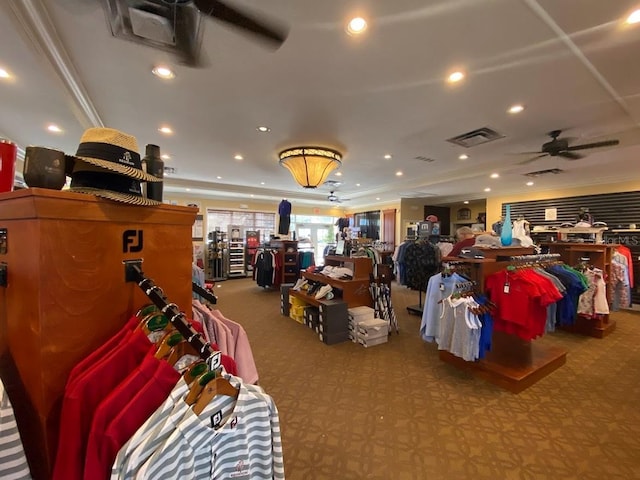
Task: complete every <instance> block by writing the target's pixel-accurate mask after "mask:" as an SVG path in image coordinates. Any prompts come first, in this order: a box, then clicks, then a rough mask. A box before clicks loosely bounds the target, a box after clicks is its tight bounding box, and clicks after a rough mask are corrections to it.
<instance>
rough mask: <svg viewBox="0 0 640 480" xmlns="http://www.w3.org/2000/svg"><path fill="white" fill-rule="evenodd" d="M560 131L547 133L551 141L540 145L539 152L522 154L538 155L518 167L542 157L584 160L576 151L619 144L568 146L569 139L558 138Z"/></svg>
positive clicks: (605, 141)
mask: <svg viewBox="0 0 640 480" xmlns="http://www.w3.org/2000/svg"><path fill="white" fill-rule="evenodd" d="M561 133H562V130H553V131H551V132H549V134H548V135H549V136H550V137H551V141H550V142H547V143H545V144H543V145H542V148H541V149H540V151H539V152H522V154H528V155H534V154H538V155H537V156H535V157H533V158H529V159H527V160H524V161H522V162H519V165H526V164H527V163H531V162H535V161H536V160H538V159H540V158H542V157H547V156H549V157H562V158H566V159H567V160H579V159H581V158H584V155H581V154H579V153H575V152H576V151H577V150H587V149H590V148H602V147H612V146H615V145H618V144H619V143H620V141H619V140H604V141H601V142H594V143H584V144H582V145H569V139H567V138H558V137H559V136H560V134H561Z"/></svg>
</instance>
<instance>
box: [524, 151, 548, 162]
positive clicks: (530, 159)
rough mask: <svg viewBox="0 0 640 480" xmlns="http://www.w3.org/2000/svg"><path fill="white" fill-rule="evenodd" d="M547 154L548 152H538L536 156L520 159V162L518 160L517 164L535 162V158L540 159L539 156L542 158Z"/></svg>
mask: <svg viewBox="0 0 640 480" xmlns="http://www.w3.org/2000/svg"><path fill="white" fill-rule="evenodd" d="M548 155H549V154H548V153H542V154H540V155H538V156H536V157H533V158H529V159H527V160H524V161H522V162H518V165H526V164H528V163H531V162H535V161H536V160H538V159H540V158H542V157H546V156H548Z"/></svg>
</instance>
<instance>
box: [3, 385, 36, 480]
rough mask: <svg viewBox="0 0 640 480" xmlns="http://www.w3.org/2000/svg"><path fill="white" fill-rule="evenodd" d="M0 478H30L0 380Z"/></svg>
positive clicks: (7, 479)
mask: <svg viewBox="0 0 640 480" xmlns="http://www.w3.org/2000/svg"><path fill="white" fill-rule="evenodd" d="M0 478H1V479H2V480H31V473H30V472H29V465H28V464H27V457H25V454H24V448H23V447H22V440H21V439H20V432H19V431H18V425H17V423H16V419H15V416H14V413H13V407H12V406H11V401H10V400H9V395H8V394H7V392H6V390H5V389H4V384H3V383H2V381H0Z"/></svg>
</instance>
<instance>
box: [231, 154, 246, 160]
mask: <svg viewBox="0 0 640 480" xmlns="http://www.w3.org/2000/svg"><path fill="white" fill-rule="evenodd" d="M233 158H234V159H236V160H244V157H243V156H242V155H236V156H235V157H233Z"/></svg>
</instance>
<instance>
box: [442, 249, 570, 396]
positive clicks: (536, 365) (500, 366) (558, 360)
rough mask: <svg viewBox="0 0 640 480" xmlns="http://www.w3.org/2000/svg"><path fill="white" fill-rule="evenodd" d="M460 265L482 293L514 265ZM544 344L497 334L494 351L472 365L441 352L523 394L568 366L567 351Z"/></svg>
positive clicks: (472, 262) (457, 364) (470, 261)
mask: <svg viewBox="0 0 640 480" xmlns="http://www.w3.org/2000/svg"><path fill="white" fill-rule="evenodd" d="M494 250H503V249H494ZM513 255H521V254H519V253H517V254H513ZM513 255H509V256H513ZM451 258H453V257H451ZM456 261H457V262H458V263H461V264H463V265H465V266H467V265H468V266H469V269H468V270H469V272H468V273H469V277H470V279H471V280H473V281H475V282H476V284H477V290H478V291H480V292H483V291H484V281H485V279H486V278H487V277H488V276H489V275H491V274H493V273H496V272H498V271H500V270H503V269H505V268H506V267H507V266H508V265H510V263H509V262H507V261H496V260H495V259H491V258H483V259H468V260H467V259H463V258H456ZM542 341H544V340H543V339H542ZM540 342H541V340H535V341H526V340H523V339H521V338H520V337H518V336H516V335H509V334H506V333H504V332H499V331H495V330H494V331H493V336H492V339H491V351H490V352H487V355H486V357H485V358H484V359H482V360H479V361H477V362H468V361H466V360H463V359H462V358H460V357H456V356H455V355H452V354H451V353H449V352H447V351H443V350H440V351H439V353H438V355H439V358H440V360H442V361H443V362H446V363H449V364H451V365H454V366H455V367H457V368H459V369H461V370H465V371H468V372H471V373H473V374H474V375H476V376H478V377H480V378H482V379H484V380H486V381H488V382H490V383H493V384H494V385H498V386H499V387H502V388H504V389H506V390H509V391H510V392H513V393H520V392H522V391H523V390H525V389H526V388H529V387H530V386H531V385H533V384H534V383H536V382H538V381H539V380H541V379H542V378H544V377H546V376H547V375H549V374H550V373H551V372H553V371H554V370H557V369H558V368H560V367H561V366H562V365H564V364H565V363H566V360H567V351H566V350H564V349H562V348H558V347H553V346H546V345H544V344H543V343H540Z"/></svg>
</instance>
